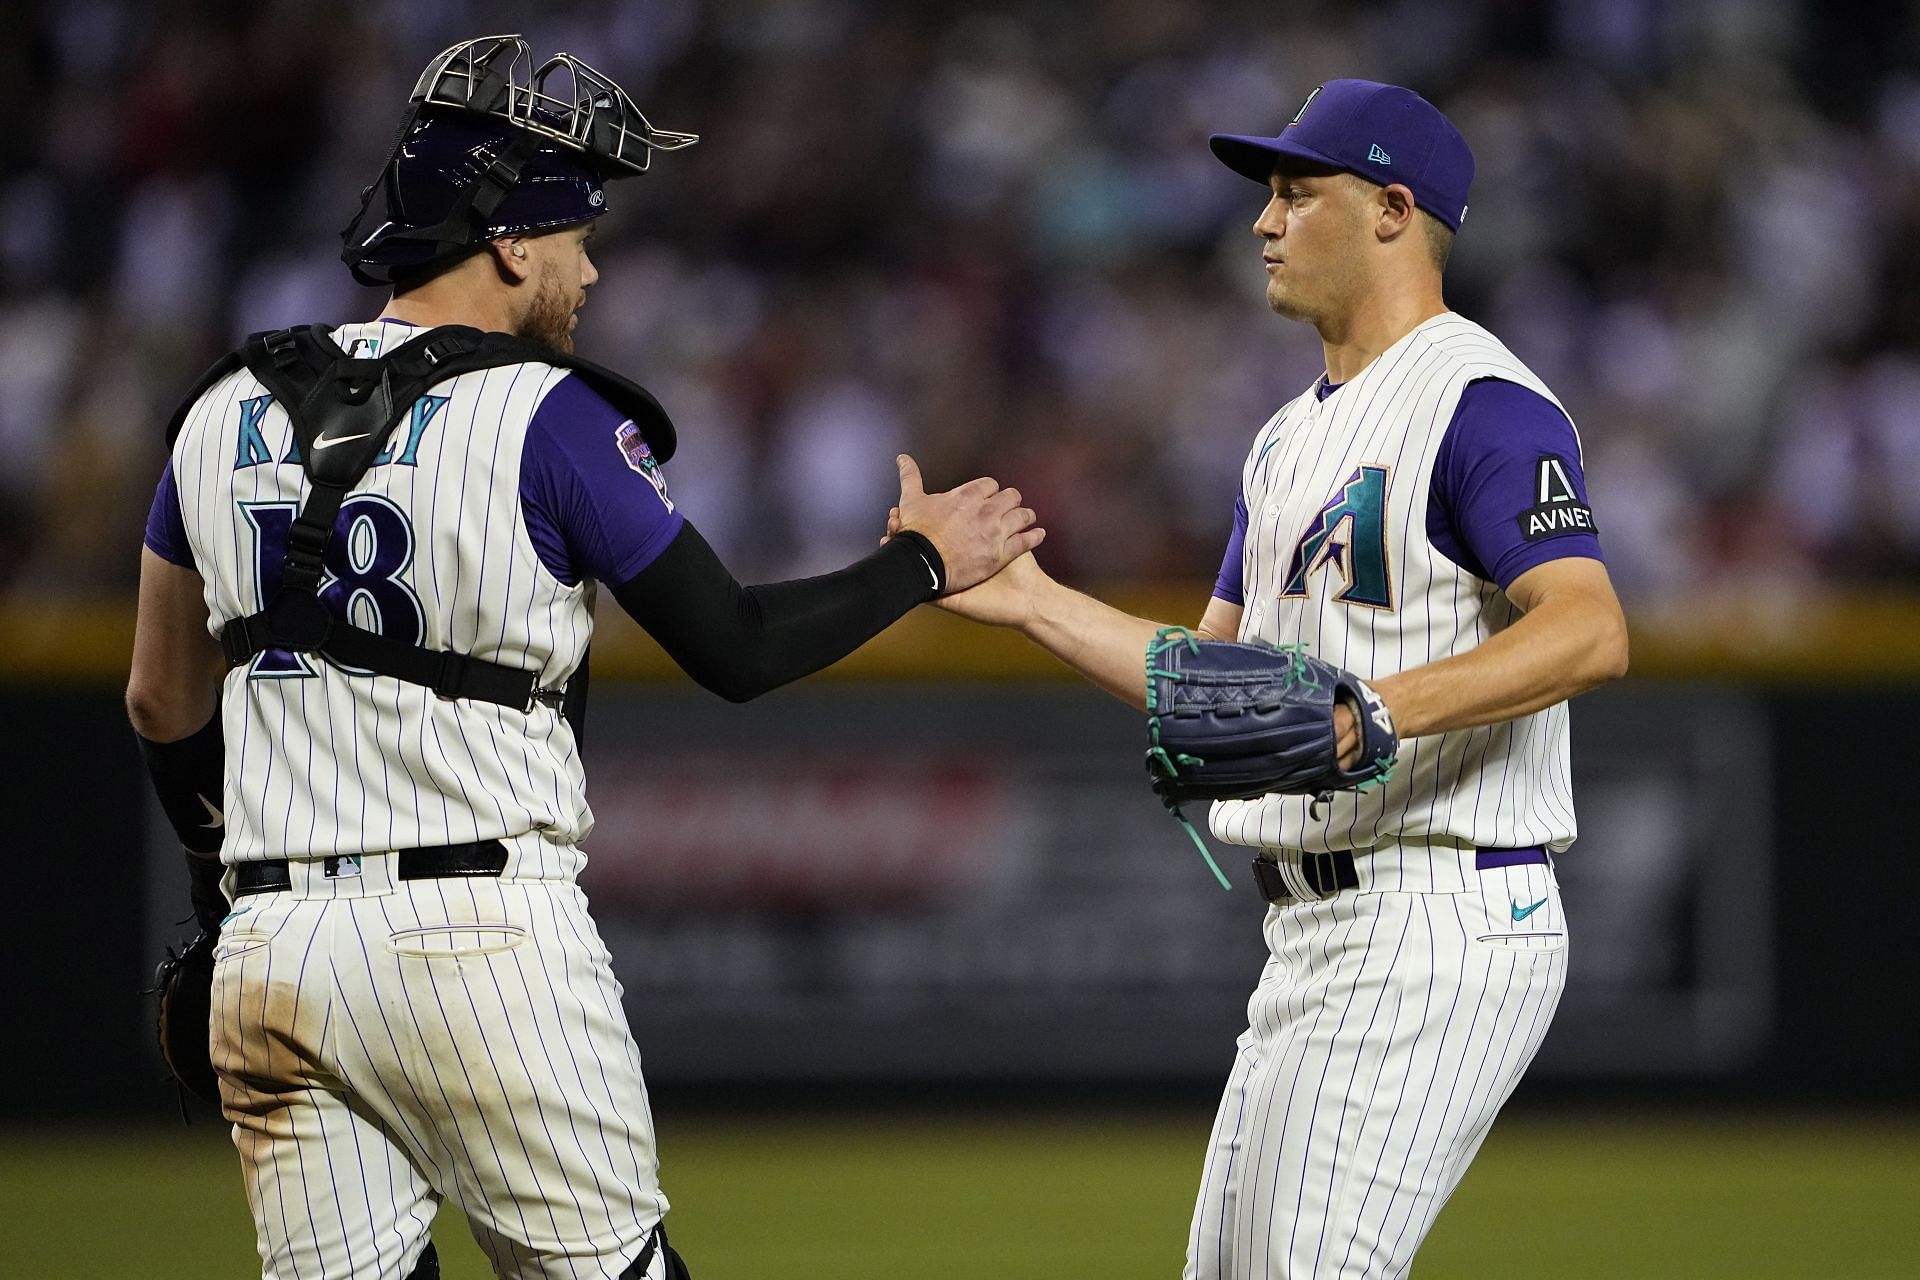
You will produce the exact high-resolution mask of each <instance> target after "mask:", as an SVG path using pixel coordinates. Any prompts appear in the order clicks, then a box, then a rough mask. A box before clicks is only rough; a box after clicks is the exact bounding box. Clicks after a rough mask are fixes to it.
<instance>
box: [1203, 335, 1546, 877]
mask: <svg viewBox="0 0 1920 1280" xmlns="http://www.w3.org/2000/svg"><path fill="white" fill-rule="evenodd" d="M1482 378H1501V379H1505V380H1507V381H1509V382H1514V383H1518V384H1520V385H1521V386H1524V387H1528V388H1530V389H1532V390H1534V391H1536V392H1538V393H1539V394H1541V395H1542V396H1545V397H1546V398H1547V399H1548V400H1550V401H1552V402H1553V403H1554V404H1555V405H1556V406H1558V405H1559V401H1558V400H1557V399H1555V398H1554V396H1553V393H1552V392H1550V391H1548V390H1547V388H1546V385H1545V384H1544V383H1542V382H1541V381H1540V379H1539V378H1537V377H1535V376H1534V374H1533V372H1532V371H1531V370H1529V369H1528V368H1527V367H1526V366H1525V365H1524V364H1522V363H1521V362H1520V361H1519V360H1518V359H1517V358H1515V356H1514V355H1513V353H1512V352H1510V351H1508V350H1507V349H1506V347H1504V346H1503V345H1501V343H1500V341H1499V339H1497V338H1495V337H1494V336H1493V335H1492V334H1491V333H1489V332H1487V331H1486V330H1485V329H1483V328H1482V327H1480V326H1479V325H1477V324H1475V323H1473V322H1472V321H1471V320H1467V319H1465V318H1464V317H1462V316H1458V315H1454V314H1452V313H1451V312H1446V313H1442V314H1441V315H1439V316H1436V317H1434V318H1433V319H1431V320H1429V321H1427V322H1426V323H1424V324H1422V325H1420V326H1419V327H1417V328H1415V329H1414V330H1413V331H1412V332H1411V333H1409V334H1407V335H1406V336H1405V337H1404V338H1402V339H1401V340H1400V341H1399V342H1397V343H1395V344H1394V345H1393V346H1392V347H1390V348H1388V349H1387V350H1386V351H1385V352H1383V353H1381V355H1380V356H1379V357H1378V358H1377V359H1375V360H1374V361H1373V362H1372V363H1371V364H1369V365H1368V366H1367V367H1366V368H1365V369H1363V370H1362V371H1361V372H1360V373H1358V374H1357V375H1355V376H1354V377H1353V378H1352V379H1351V380H1350V381H1348V382H1347V383H1345V384H1344V385H1343V386H1341V387H1340V388H1339V389H1338V390H1336V391H1335V392H1334V393H1333V394H1332V395H1330V396H1328V397H1327V398H1326V399H1325V400H1321V399H1320V398H1319V397H1318V396H1317V395H1316V394H1315V391H1314V390H1313V389H1309V390H1308V391H1307V392H1306V393H1305V394H1304V395H1302V396H1300V397H1299V398H1298V399H1296V400H1294V401H1293V402H1292V403H1291V404H1288V405H1287V406H1286V407H1285V408H1283V409H1282V410H1280V412H1279V413H1277V414H1275V415H1274V417H1273V418H1272V419H1271V420H1270V421H1269V422H1268V423H1267V425H1266V426H1265V427H1264V428H1263V429H1262V430H1261V432H1260V435H1259V436H1258V437H1257V438H1256V439H1255V441H1254V446H1253V449H1252V451H1251V452H1250V453H1249V454H1248V455H1247V463H1246V468H1245V470H1244V472H1243V473H1242V478H1241V485H1242V489H1241V492H1242V494H1243V495H1244V496H1245V499H1246V504H1247V512H1248V523H1247V533H1246V541H1245V545H1244V556H1245V559H1244V562H1243V566H1242V572H1243V581H1244V583H1245V600H1246V603H1245V612H1244V613H1243V614H1242V615H1241V622H1240V638H1241V639H1242V640H1261V641H1265V642H1267V643H1269V644H1304V645H1306V647H1307V649H1308V651H1309V652H1311V653H1313V654H1315V655H1316V656H1318V657H1320V658H1322V659H1324V660H1326V661H1327V662H1331V663H1333V664H1335V665H1336V666H1341V667H1345V668H1346V669H1348V670H1350V671H1352V672H1354V673H1355V674H1356V675H1359V676H1361V677H1362V678H1363V679H1364V678H1371V679H1377V678H1379V677H1382V676H1388V675H1392V674H1394V673H1396V672H1400V671H1405V670H1407V669H1409V668H1412V667H1417V666H1422V665H1424V664H1426V663H1429V662H1434V661H1437V660H1439V659H1441V658H1446V657H1450V656H1452V655H1454V654H1457V653H1463V652H1465V651H1467V650H1468V649H1471V648H1473V647H1474V646H1476V645H1478V644H1480V643H1481V642H1482V641H1484V640H1486V639H1487V638H1488V637H1489V636H1491V635H1494V634H1495V633H1497V632H1499V631H1501V630H1503V629H1504V628H1506V627H1507V626H1509V625H1511V624H1512V623H1513V621H1514V620H1515V619H1516V618H1517V617H1518V616H1519V612H1518V610H1516V609H1515V608H1514V606H1513V605H1512V603H1511V602H1510V601H1509V600H1508V599H1507V597H1506V594H1505V593H1504V592H1502V591H1501V590H1500V588H1499V587H1498V586H1497V585H1495V584H1494V583H1492V582H1489V581H1487V580H1486V579H1484V578H1481V577H1478V576H1476V575H1474V574H1472V573H1469V572H1468V571H1467V570H1465V569H1463V568H1461V567H1460V566H1459V565H1457V564H1455V563H1454V562H1453V561H1452V560H1450V559H1448V558H1447V557H1446V556H1444V555H1443V554H1441V552H1440V551H1439V550H1437V549H1436V548H1435V547H1434V546H1433V545H1432V544H1431V543H1430V542H1429V541H1428V539H1427V529H1426V514H1427V502H1428V490H1429V485H1430V482H1431V480H1432V477H1433V470H1434V460H1435V456H1436V454H1437V453H1438V451H1439V449H1440V445H1441V442H1442V440H1443V439H1444V438H1445V436H1446V433H1447V427H1448V424H1449V423H1450V422H1451V421H1452V420H1453V415H1454V410H1455V408H1456V407H1457V406H1458V404H1459V401H1460V395H1461V393H1462V392H1463V391H1465V390H1466V388H1467V385H1468V384H1469V383H1471V382H1474V381H1476V380H1478V379H1482ZM1562 408H1563V409H1564V406H1562ZM1370 520H1372V521H1378V522H1380V523H1381V524H1383V525H1384V551H1385V555H1384V564H1380V563H1374V564H1371V565H1369V564H1367V563H1365V559H1366V557H1365V556H1364V555H1363V554H1362V548H1364V547H1366V546H1378V545H1380V543H1379V542H1377V541H1375V540H1374V539H1373V537H1372V534H1371V531H1370V530H1369V529H1368V528H1367V527H1366V526H1367V525H1368V523H1369V521H1370ZM1316 534H1317V535H1318V537H1317V538H1316V537H1315V535H1316ZM1297 551H1298V552H1300V553H1302V558H1301V562H1300V563H1297V564H1296V563H1295V562H1294V558H1295V555H1296V552H1297ZM1382 569H1384V579H1382V578H1381V576H1380V571H1381V570H1382ZM1382 581H1384V589H1382V587H1381V585H1380V584H1381V582H1382ZM1320 814H1321V816H1319V817H1317V818H1316V817H1315V816H1313V812H1312V809H1311V806H1310V800H1309V798H1308V797H1305V796H1264V797H1261V798H1259V799H1257V800H1226V801H1219V802H1217V803H1215V805H1214V807H1213V814H1212V828H1213V832H1214V834H1215V835H1217V836H1218V837H1219V838H1220V839H1222V840H1226V841H1230V842H1233V843H1236V844H1245V845H1255V846H1264V847H1277V848H1288V849H1304V850H1307V851H1309V852H1323V851H1325V850H1328V849H1362V850H1364V849H1369V848H1374V847H1378V846H1381V845H1384V844H1390V843H1393V842H1395V841H1397V840H1402V839H1404V840H1409V841H1415V842H1419V841H1426V840H1433V839H1437V840H1440V841H1443V842H1445V841H1452V842H1459V843H1464V844H1470V845H1473V846H1475V847H1480V848H1487V847H1496V848H1510V847H1519V846H1528V845H1538V844H1544V845H1547V846H1549V847H1550V848H1552V849H1554V850H1556V851H1557V850H1560V849H1564V848H1566V847H1567V846H1568V845H1569V844H1571V843H1572V842H1573V838H1574V835H1575V826H1574V816H1573V794H1572V787H1571V778H1570V776H1569V771H1568V744H1567V706H1566V704H1565V703H1560V704H1557V705H1555V706H1552V707H1549V708H1547V709H1546V710H1544V711H1540V712H1536V713H1535V714H1533V715H1529V716H1522V717H1521V718H1519V719H1517V720H1512V721H1509V722H1507V723H1505V724H1497V725H1490V726H1487V727H1484V728H1478V729H1469V730H1463V731H1460V732H1456V733H1443V734H1436V735H1433V736H1430V737H1424V738H1415V739H1412V740H1408V741H1403V742H1402V743H1401V744H1400V761H1399V764H1398V766H1397V767H1396V768H1395V770H1394V773H1393V777H1392V780H1391V781H1389V782H1387V783H1386V784H1385V785H1383V786H1380V787H1377V788H1375V789H1373V790H1370V791H1365V792H1352V791H1342V792H1335V793H1334V797H1333V801H1332V803H1331V804H1330V805H1327V806H1322V807H1321V808H1320Z"/></svg>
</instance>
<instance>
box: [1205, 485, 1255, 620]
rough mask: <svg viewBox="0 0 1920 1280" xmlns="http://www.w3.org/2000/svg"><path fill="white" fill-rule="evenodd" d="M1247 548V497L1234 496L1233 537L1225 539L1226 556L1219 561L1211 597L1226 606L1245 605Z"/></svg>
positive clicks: (1243, 495)
mask: <svg viewBox="0 0 1920 1280" xmlns="http://www.w3.org/2000/svg"><path fill="white" fill-rule="evenodd" d="M1246 548H1247V495H1246V494H1244V493H1240V494H1236V495H1234V499H1233V536H1232V537H1230V538H1228V539H1227V554H1226V555H1225V556H1223V557H1221V560H1220V576H1219V577H1218V578H1215V579H1214V580H1213V596H1214V599H1216V600H1225V601H1226V602H1227V603H1228V604H1245V603H1246V602H1247V595H1246V581H1245V578H1246Z"/></svg>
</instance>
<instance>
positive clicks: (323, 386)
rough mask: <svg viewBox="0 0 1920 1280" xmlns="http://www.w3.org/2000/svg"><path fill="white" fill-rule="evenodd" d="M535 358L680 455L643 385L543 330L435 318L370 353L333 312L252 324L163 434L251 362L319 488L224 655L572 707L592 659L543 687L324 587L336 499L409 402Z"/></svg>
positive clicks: (452, 693)
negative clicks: (357, 609) (371, 615)
mask: <svg viewBox="0 0 1920 1280" xmlns="http://www.w3.org/2000/svg"><path fill="white" fill-rule="evenodd" d="M529 362H533V363H541V364H548V365H553V366H554V367H556V368H561V369H566V370H569V371H570V372H572V373H574V374H575V375H577V376H578V377H579V378H580V379H581V380H582V381H584V382H585V383H586V384H587V385H588V386H590V387H592V388H593V389H594V390H595V391H596V392H598V393H599V394H600V395H601V396H603V397H604V398H605V399H606V400H607V401H608V402H609V403H610V404H612V405H613V406H614V408H616V409H618V410H619V411H620V412H621V413H622V414H624V415H626V416H627V417H628V418H630V419H632V420H633V423H634V425H636V426H638V427H639V428H640V431H641V434H642V435H643V436H644V437H645V439H646V442H647V446H648V448H649V449H651V450H652V452H653V456H654V457H656V458H658V459H659V460H660V461H661V462H665V461H666V460H667V459H668V458H670V457H672V456H673V450H674V442H675V439H674V431H673V423H672V422H671V421H669V420H668V418H667V415H666V412H665V411H664V410H662V409H661V408H660V404H659V402H658V401H656V400H655V399H654V398H653V396H652V395H650V394H649V393H648V392H647V391H646V389H645V388H643V387H641V386H639V385H637V384H635V383H633V382H630V381H628V380H627V379H625V378H623V377H621V376H620V375H619V374H617V373H614V372H612V371H611V370H609V369H604V368H601V367H600V366H599V365H597V364H594V363H592V362H591V361H587V360H582V359H580V358H578V357H577V356H573V355H568V354H565V353H563V352H559V351H556V350H554V349H552V348H551V347H547V346H543V345H541V344H540V343H536V342H531V341H529V340H527V339H525V338H516V337H513V336H511V335H509V334H504V333H482V332H481V331H480V330H478V329H470V328H467V327H465V326H463V325H446V326H443V327H441V328H438V329H429V330H427V331H425V332H423V333H420V334H417V335H415V336H414V337H412V338H410V339H408V340H407V341H406V342H404V343H402V344H401V345H399V346H397V347H394V348H393V349H392V350H390V351H388V352H387V353H386V354H385V355H383V356H381V357H379V358H378V359H368V360H362V359H355V358H353V357H351V356H349V355H347V353H346V352H344V351H342V350H341V349H340V347H339V344H337V343H336V342H334V340H333V336H332V333H331V331H330V330H329V329H328V328H327V326H325V325H308V326H306V327H303V328H298V329H278V330H275V331H273V332H270V333H256V334H254V335H253V336H252V337H250V338H248V339H247V342H246V345H245V346H243V347H241V348H240V349H239V350H238V351H234V352H230V353H229V354H227V355H226V356H223V357H222V358H221V359H220V361H219V362H218V363H216V364H215V365H214V366H213V367H212V368H211V369H209V370H207V372H206V373H205V374H204V375H203V376H202V377H201V379H200V381H199V382H198V383H197V384H196V385H195V386H194V388H193V390H192V391H190V392H188V394H187V397H186V399H185V400H184V401H182V402H181V405H180V407H179V408H178V409H176V410H175V411H174V414H173V417H172V419H171V420H170V421H169V422H168V424H167V446H168V448H172V446H173V442H174V440H175V439H176V438H177V437H178V436H179V434H180V428H181V427H182V425H184V424H185V422H186V419H187V415H188V414H189V413H190V412H191V411H192V409H193V406H194V403H195V402H196V401H197V400H199V398H200V397H201V396H202V395H203V394H205V393H206V391H207V390H208V389H210V388H211V387H212V386H213V385H214V384H215V383H216V382H218V381H220V380H221V379H222V378H224V377H226V376H227V375H228V374H230V373H232V372H233V371H234V370H236V369H239V368H241V367H245V368H246V369H247V370H248V372H250V373H252V374H253V376H254V377H256V378H258V379H259V380H260V383H261V385H262V386H264V387H265V388H266V389H267V391H268V392H270V393H271V394H272V396H273V398H274V399H275V400H276V401H278V402H279V404H280V406H281V407H282V408H284V409H285V410H286V411H287V416H288V417H289V418H290V419H291V420H292V422H293V435H294V440H295V441H296V442H297V445H298V449H299V455H300V466H301V469H302V470H303V471H304V472H305V473H306V477H307V483H308V485H309V486H310V488H311V491H310V492H309V494H308V495H307V500H306V501H305V502H304V503H303V504H301V507H300V513H299V514H298V515H297V516H295V517H294V521H293V527H292V528H291V529H290V530H289V531H288V534H287V553H286V560H285V562H284V564H283V567H282V571H281V579H280V582H281V585H280V589H279V591H278V592H276V593H275V594H274V597H273V599H272V600H270V601H268V602H267V607H266V608H264V609H262V610H260V611H259V612H257V613H251V614H248V615H246V616H245V617H241V618H235V619H233V620H232V621H230V622H228V623H227V624H226V626H225V627H223V628H222V629H221V632H220V647H221V649H222V650H224V651H225V653H226V658H227V663H228V666H229V667H230V668H231V667H237V666H242V665H244V664H246V663H249V662H251V661H253V659H254V658H255V657H256V656H258V655H259V654H261V653H264V652H265V651H266V650H268V649H284V650H288V651H291V652H294V653H317V654H320V655H321V656H322V657H325V658H327V659H330V660H331V661H333V662H334V663H336V664H338V665H340V666H345V667H355V668H359V669H361V670H364V671H372V672H374V673H375V674H377V675H383V676H392V677H393V678H394V679H396V680H405V681H406V682H408V683H409V684H417V685H424V686H425V687H427V688H429V689H431V690H433V691H434V692H435V693H437V694H439V695H440V696H441V697H443V698H470V699H473V700H474V701H478V702H492V703H497V704H499V705H500V706H504V707H513V708H515V709H516V710H521V711H531V710H532V709H533V707H534V705H535V704H536V703H545V704H547V705H549V706H553V707H564V709H565V710H567V711H568V712H569V713H570V714H573V715H577V714H578V712H579V710H580V708H579V706H578V705H577V704H578V703H579V702H580V701H581V700H582V699H583V698H584V694H585V688H586V680H585V675H586V670H585V665H584V663H583V664H582V667H581V669H580V671H578V672H576V673H575V677H574V678H573V679H572V680H570V681H569V682H568V685H569V687H568V688H567V689H564V690H563V689H540V688H537V687H536V684H535V682H536V680H537V679H538V673H537V672H533V671H526V670H522V669H520V668H518V667H509V666H505V665H502V664H501V663H497V662H488V661H486V660H484V659H481V658H471V657H468V656H467V655H465V654H461V653H454V652H452V651H450V650H441V649H428V648H426V647H425V646H422V645H413V644H407V643H404V642H402V641H398V640H393V639H390V638H388V637H387V636H383V635H381V634H380V633H379V632H377V631H369V630H367V629H366V628H364V627H356V626H354V625H353V624H352V623H350V622H348V621H346V620H345V619H342V618H336V617H334V616H333V615H332V614H331V613H329V612H328V611H327V609H326V606H325V605H323V604H321V603H320V596H319V592H320V586H321V579H322V578H323V576H324V573H325V564H326V557H327V548H328V547H329V546H331V545H332V542H333V537H334V521H335V519H337V518H338V516H339V514H340V504H341V503H342V502H343V501H344V500H345V499H346V496H347V494H348V493H349V492H351V491H352V489H353V487H354V486H355V485H357V484H359V483H360V480H361V478H362V477H364V476H365V475H366V474H367V471H368V469H369V468H371V467H372V466H373V460H374V459H375V458H376V457H378V456H379V454H380V452H381V451H382V450H383V449H385V448H386V447H387V440H388V438H389V437H390V436H391V435H392V434H393V431H394V428H395V427H397V426H398V425H399V424H400V420H401V419H402V418H404V417H406V416H407V413H408V411H409V410H410V409H411V408H412V407H413V404H414V402H415V401H416V400H418V399H419V398H420V397H421V396H423V395H425V394H426V393H427V392H428V391H429V390H431V389H432V388H433V387H435V386H437V385H438V384H440V383H442V382H445V381H446V380H447V379H449V378H452V377H455V376H457V375H459V374H462V373H472V372H474V371H476V370H480V369H493V368H497V367H499V366H501V365H512V364H525V363H529Z"/></svg>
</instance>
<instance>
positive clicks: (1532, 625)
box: [1372, 596, 1627, 739]
mask: <svg viewBox="0 0 1920 1280" xmlns="http://www.w3.org/2000/svg"><path fill="white" fill-rule="evenodd" d="M1626 666H1627V636H1626V624H1625V622H1624V620H1623V619H1621V617H1620V613H1619V610H1618V609H1617V608H1614V607H1612V606H1611V605H1610V604H1609V603H1607V602H1603V601H1598V600H1593V599H1589V598H1585V597H1578V596H1569V597H1556V598H1550V599H1547V600H1544V601H1542V602H1541V603H1540V604H1539V605H1537V606H1536V607H1535V608H1534V609H1533V611H1532V612H1530V613H1527V614H1525V615H1524V616H1522V617H1521V618H1520V620H1519V621H1518V622H1515V623H1514V624H1513V625H1512V626H1511V627H1508V628H1507V629H1506V630H1505V631H1502V632H1500V633H1499V634H1497V635H1495V636H1492V637H1490V638H1488V639H1487V640H1486V641H1484V642H1483V643H1481V644H1479V645H1477V646H1476V647H1474V648H1473V649H1472V650H1470V651H1468V652H1466V653H1463V654H1460V655H1458V656H1456V657H1452V658H1443V659H1441V660H1440V661H1438V662H1433V663H1429V664H1427V665H1426V666H1423V667H1415V668H1413V669H1412V670H1410V671H1403V672H1401V673H1399V674H1398V675H1392V676H1387V677H1384V678H1382V679H1379V680H1375V681H1373V682H1372V684H1373V687H1374V689H1375V691H1377V692H1378V693H1379V694H1380V696H1381V697H1383V698H1385V699H1386V701H1387V706H1388V708H1389V710H1391V711H1392V713H1393V722H1394V727H1395V729H1396V730H1397V731H1398V732H1399V734H1400V736H1401V737H1402V738H1403V739H1404V738H1417V737H1422V736H1424V735H1426V734H1432V733H1447V732H1451V731H1453V730H1457V729H1470V728H1474V727H1476V726H1478V725H1485V724H1499V723H1501V722H1503V721H1507V720H1513V719H1516V718H1518V717H1520V716H1524V715H1531V714H1532V713H1533V712H1536V711H1539V710H1542V709H1544V708H1546V707H1551V706H1553V705H1555V704H1556V703H1560V702H1565V701H1566V700H1567V699H1569V698H1572V697H1574V696H1576V695H1578V694H1582V693H1585V692H1586V691H1587V690H1589V689H1592V688H1595V687H1596V686H1598V685H1602V684H1605V683H1607V682H1608V681H1610V680H1616V679H1618V678H1619V677H1620V676H1622V675H1624V674H1625V673H1626Z"/></svg>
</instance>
